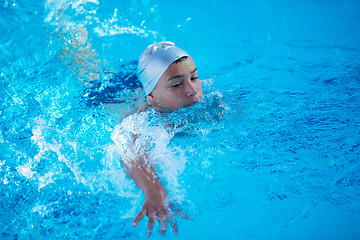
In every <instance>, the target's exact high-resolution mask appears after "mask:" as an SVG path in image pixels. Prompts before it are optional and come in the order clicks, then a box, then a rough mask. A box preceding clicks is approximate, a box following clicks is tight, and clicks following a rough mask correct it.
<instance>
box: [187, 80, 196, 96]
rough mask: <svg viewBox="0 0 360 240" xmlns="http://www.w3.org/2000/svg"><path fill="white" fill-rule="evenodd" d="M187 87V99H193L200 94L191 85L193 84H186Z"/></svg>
mask: <svg viewBox="0 0 360 240" xmlns="http://www.w3.org/2000/svg"><path fill="white" fill-rule="evenodd" d="M186 85H187V86H186V89H185V93H186V96H187V97H193V96H195V95H196V94H197V93H198V91H197V90H196V88H195V86H194V85H193V84H192V83H191V82H189V83H188V84H186Z"/></svg>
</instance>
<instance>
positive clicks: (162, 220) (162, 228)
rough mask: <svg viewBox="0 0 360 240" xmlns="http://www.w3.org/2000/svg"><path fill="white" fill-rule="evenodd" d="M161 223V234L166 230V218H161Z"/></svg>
mask: <svg viewBox="0 0 360 240" xmlns="http://www.w3.org/2000/svg"><path fill="white" fill-rule="evenodd" d="M159 224H160V233H161V235H164V234H165V232H166V225H167V224H166V219H161V220H159Z"/></svg>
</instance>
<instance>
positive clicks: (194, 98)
mask: <svg viewBox="0 0 360 240" xmlns="http://www.w3.org/2000/svg"><path fill="white" fill-rule="evenodd" d="M138 74H139V77H140V81H141V83H142V85H143V88H144V90H145V94H146V95H147V96H146V100H147V101H146V103H145V104H144V105H143V106H142V107H141V108H140V110H139V112H138V114H135V115H131V116H129V117H128V118H126V119H124V121H123V122H122V123H121V124H120V125H118V126H117V127H116V129H115V131H114V133H113V135H112V139H113V140H114V142H115V145H116V146H117V148H118V150H119V152H120V155H121V158H122V159H121V161H122V165H123V166H124V167H125V168H126V170H127V173H128V175H129V176H130V177H131V178H132V179H133V180H134V181H135V183H136V185H137V186H138V187H139V188H140V189H141V190H142V191H143V193H144V195H145V200H144V202H143V206H142V208H141V211H140V212H139V213H138V215H137V216H136V217H135V219H134V221H133V224H132V225H133V226H136V225H137V224H138V223H139V221H140V220H141V219H143V218H144V217H145V216H147V217H148V225H147V236H150V235H151V232H152V229H153V225H154V223H155V221H156V220H157V221H158V222H159V226H160V233H161V234H164V233H165V231H166V227H167V223H168V222H170V225H171V226H172V229H173V231H174V233H175V235H177V227H176V222H175V220H174V219H173V218H172V216H173V215H174V214H180V215H181V210H178V211H176V212H173V211H172V210H171V209H170V208H169V207H171V204H169V202H168V199H167V191H166V189H165V188H164V186H163V184H162V182H161V181H160V179H159V177H158V174H157V173H156V171H155V167H154V163H153V161H152V158H156V156H154V154H151V153H150V151H149V150H150V149H151V148H152V147H153V144H152V143H151V141H150V140H149V139H150V138H151V137H152V136H153V138H152V139H155V140H156V141H162V139H161V137H158V136H164V135H161V131H162V130H163V129H164V128H161V127H156V126H154V128H152V130H150V131H149V130H148V129H147V130H144V127H145V128H146V126H149V125H154V123H153V122H151V121H149V120H148V119H147V118H149V115H146V114H144V113H145V112H148V111H153V112H156V113H157V114H160V115H163V114H165V113H170V112H173V111H177V110H179V109H181V108H188V107H191V106H193V105H195V104H196V103H198V102H199V101H200V100H201V99H202V97H203V93H202V87H201V83H200V80H199V78H198V75H197V68H196V66H195V63H194V61H193V60H192V58H191V57H190V56H189V55H188V54H187V53H186V52H185V51H183V50H182V49H180V48H178V47H176V46H175V45H174V44H173V43H171V42H160V43H155V44H152V45H150V46H149V47H148V48H147V49H146V50H145V51H144V52H143V54H142V55H141V56H140V59H139V65H138ZM164 124H166V123H165V122H164ZM155 125H157V123H156V124H155ZM153 129H156V130H153ZM154 132H157V133H160V135H159V134H158V135H156V136H155V137H154V135H153V134H155V133H154ZM148 135H151V136H148ZM165 145H166V143H165Z"/></svg>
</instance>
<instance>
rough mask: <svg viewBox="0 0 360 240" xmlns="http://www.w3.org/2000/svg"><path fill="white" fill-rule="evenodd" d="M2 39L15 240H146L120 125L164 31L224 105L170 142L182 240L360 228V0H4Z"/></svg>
mask: <svg viewBox="0 0 360 240" xmlns="http://www.w3.org/2000/svg"><path fill="white" fill-rule="evenodd" d="M81 29H82V30H81ZM84 29H86V30H84ZM0 34H1V38H0V100H1V101H0V114H1V115H0V129H1V131H0V203H1V204H0V239H143V238H144V237H145V233H146V221H145V220H143V221H142V222H140V224H139V225H138V226H137V227H136V228H133V227H132V226H131V223H132V221H133V219H134V217H135V216H136V214H137V213H138V211H139V210H140V208H141V204H142V200H143V196H142V195H141V192H140V191H139V190H138V189H137V188H136V186H135V184H134V183H133V182H132V181H131V180H130V179H129V178H128V177H127V176H126V173H125V172H124V170H123V169H122V168H121V167H120V166H119V164H118V163H119V154H118V153H117V152H116V150H115V148H114V142H113V141H112V139H111V134H112V133H113V131H114V128H115V126H116V125H118V124H119V123H120V122H121V119H122V118H123V117H124V116H125V115H126V112H127V111H128V110H129V109H130V108H131V106H133V105H135V104H136V102H137V101H138V100H139V99H140V100H141V99H142V94H141V90H139V88H138V86H139V85H138V83H137V82H136V76H134V72H135V69H136V61H137V58H138V55H139V54H140V53H141V52H142V51H143V49H145V47H146V46H147V45H149V44H151V43H153V42H155V41H163V40H170V41H173V42H175V43H176V44H177V45H178V46H180V47H181V48H184V49H185V50H186V51H187V52H189V53H190V55H192V57H193V59H194V60H195V63H196V65H197V67H198V70H199V76H200V78H201V79H203V80H202V83H203V89H204V91H205V92H207V94H206V96H207V97H206V99H207V100H208V101H209V104H208V105H212V104H211V103H212V102H216V104H215V105H216V106H215V107H212V108H211V107H210V108H205V107H204V103H202V104H199V105H198V106H196V107H195V108H193V109H189V110H185V111H180V113H177V114H174V115H173V116H171V117H173V118H174V122H176V121H181V120H183V119H182V118H183V117H184V116H186V118H196V117H198V116H199V115H200V118H201V121H196V120H194V121H189V123H188V124H187V127H183V128H179V132H178V133H176V134H175V135H174V136H173V135H166V134H165V135H164V136H163V137H164V139H167V140H168V142H166V143H165V145H167V146H165V147H164V148H162V149H163V150H162V149H161V148H160V150H159V151H160V153H159V154H160V155H164V156H165V157H166V158H165V160H164V164H165V165H166V166H167V167H168V168H167V169H165V170H166V171H165V170H164V171H163V172H162V177H163V178H164V183H165V184H167V185H168V187H169V189H170V190H169V191H170V192H171V194H169V195H171V197H172V198H174V199H178V201H179V202H180V203H181V207H182V208H183V210H184V211H185V212H186V213H187V214H188V215H191V216H193V217H194V219H192V220H189V219H181V218H178V219H177V223H178V228H179V236H178V237H176V239H359V238H360V228H359V227H358V226H359V225H360V42H359V39H360V2H359V1H357V0H337V1H336V0H334V1H323V0H317V1H309V0H305V1H285V0H275V1H269V0H241V1H230V0H229V1H226V0H225V1H215V0H208V1H173V2H171V1H170V2H169V1H163V0H158V1H149V0H130V1H102V0H78V1H69V0H47V1H30V0H21V1H20V0H1V1H0ZM90 43H91V46H90V45H87V44H90ZM84 56H85V57H84ZM119 82H120V84H119ZM218 102H220V106H217V105H218ZM209 109H211V111H209ZM155 229H156V230H155V231H154V233H153V234H152V236H151V238H153V239H163V237H161V236H160V234H159V233H158V232H157V229H158V228H157V227H155ZM165 237H166V238H175V236H174V234H173V233H172V232H171V230H170V229H168V231H167V233H166V236H165Z"/></svg>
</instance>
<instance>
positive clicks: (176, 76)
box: [168, 68, 197, 81]
mask: <svg viewBox="0 0 360 240" xmlns="http://www.w3.org/2000/svg"><path fill="white" fill-rule="evenodd" d="M196 71H197V68H195V69H194V70H192V71H191V74H194V73H195V72H196ZM181 77H184V75H175V76H172V77H170V78H169V79H168V81H170V80H173V79H176V78H181Z"/></svg>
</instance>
